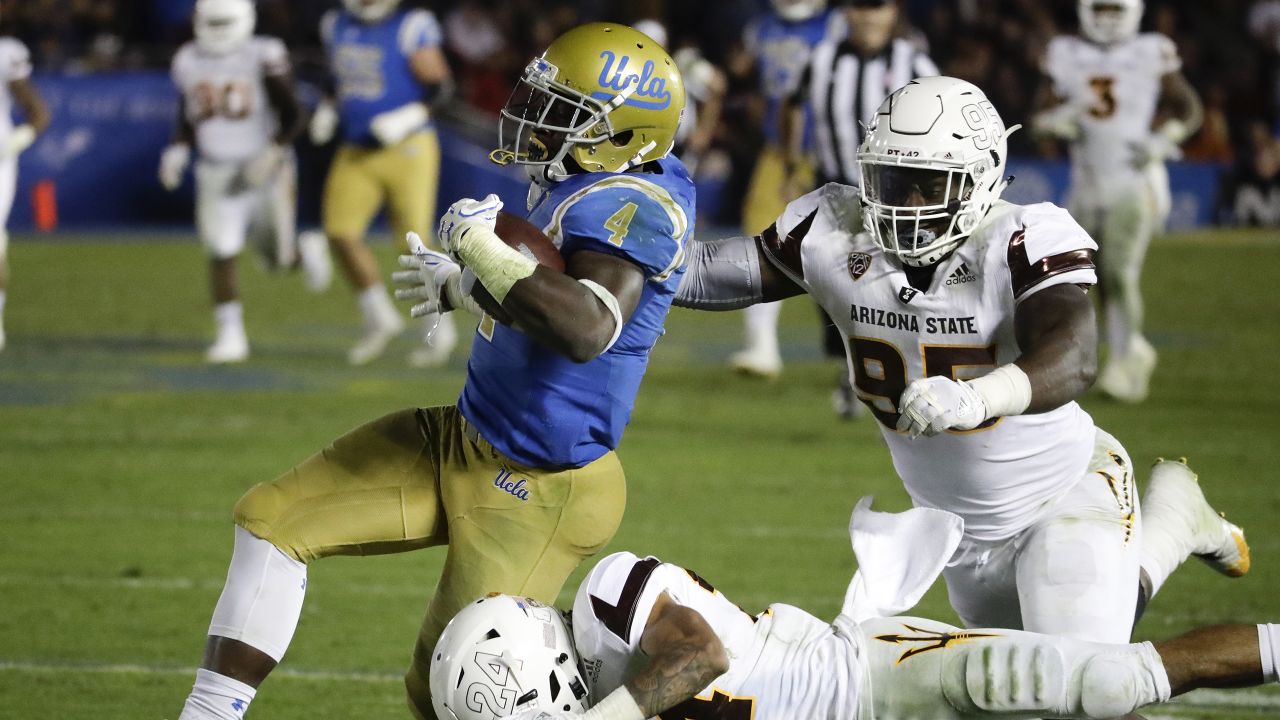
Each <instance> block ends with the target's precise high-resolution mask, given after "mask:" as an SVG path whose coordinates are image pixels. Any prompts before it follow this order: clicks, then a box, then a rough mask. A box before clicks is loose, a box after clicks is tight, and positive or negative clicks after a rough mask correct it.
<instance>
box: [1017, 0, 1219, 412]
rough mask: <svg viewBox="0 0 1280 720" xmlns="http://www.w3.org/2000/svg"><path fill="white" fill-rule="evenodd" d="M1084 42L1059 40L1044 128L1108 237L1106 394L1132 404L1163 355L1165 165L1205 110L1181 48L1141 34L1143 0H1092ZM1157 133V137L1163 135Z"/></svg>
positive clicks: (1078, 209)
mask: <svg viewBox="0 0 1280 720" xmlns="http://www.w3.org/2000/svg"><path fill="white" fill-rule="evenodd" d="M1079 13H1080V35H1079V36H1075V35H1064V36H1060V37H1056V38H1054V39H1053V41H1052V42H1050V43H1049V47H1048V48H1047V50H1046V55H1045V60H1044V68H1043V69H1044V73H1045V75H1046V82H1045V83H1044V86H1043V87H1042V88H1041V91H1040V100H1039V104H1040V106H1041V107H1043V108H1045V109H1043V110H1041V111H1040V112H1039V113H1038V114H1037V115H1036V116H1035V118H1034V119H1033V121H1032V125H1033V127H1034V129H1035V130H1036V131H1037V132H1039V133H1043V134H1047V135H1052V136H1056V137H1059V138H1062V139H1064V140H1067V141H1068V142H1070V144H1071V198H1070V201H1069V203H1068V205H1069V207H1070V210H1071V214H1072V215H1073V216H1074V217H1075V218H1076V220H1077V221H1078V222H1079V223H1080V224H1081V225H1083V226H1084V228H1085V229H1086V230H1088V231H1089V233H1090V234H1091V235H1093V237H1094V238H1096V239H1097V240H1098V243H1099V245H1100V250H1099V252H1098V270H1099V274H1100V279H1101V284H1100V289H1101V291H1102V306H1103V312H1104V316H1105V321H1106V337H1107V345H1108V354H1107V363H1106V365H1105V366H1104V369H1103V371H1102V373H1101V374H1100V375H1099V376H1098V387H1099V388H1101V389H1102V390H1103V392H1106V393H1107V394H1108V395H1110V396H1112V397H1114V398H1116V399H1118V400H1123V401H1126V402H1141V401H1142V400H1144V399H1145V398H1146V396H1147V387H1148V382H1149V380H1150V377H1151V371H1152V370H1153V369H1154V368H1155V362H1156V352H1155V349H1154V348H1152V347H1151V344H1150V343H1149V342H1147V340H1146V338H1145V337H1143V334H1142V297H1141V294H1140V291H1139V287H1138V284H1139V276H1140V274H1141V272H1142V262H1143V259H1144V257H1145V256H1146V251H1147V244H1148V243H1149V242H1150V240H1151V236H1152V234H1153V233H1156V232H1158V231H1159V230H1160V229H1161V228H1163V227H1164V223H1165V221H1166V220H1167V218H1168V215H1169V205H1170V196H1169V195H1170V194H1169V176H1168V174H1167V172H1166V171H1165V167H1164V161H1165V160H1166V159H1168V158H1172V157H1175V156H1176V155H1177V154H1178V145H1179V144H1181V143H1182V142H1183V141H1184V140H1186V139H1187V138H1188V137H1190V136H1191V134H1192V133H1194V132H1195V131H1196V129H1197V128H1199V126H1200V122H1201V118H1202V116H1203V112H1202V110H1201V105H1200V99H1199V97H1198V96H1197V95H1196V92H1195V90H1193V89H1192V88H1191V85H1190V84H1189V83H1188V82H1187V80H1186V78H1185V77H1183V75H1182V73H1181V71H1180V68H1181V67H1182V62H1181V60H1179V58H1178V50H1177V48H1176V47H1174V44H1173V41H1171V40H1170V39H1169V38H1167V37H1165V36H1164V35H1160V34H1158V33H1141V34H1139V33H1138V23H1139V21H1140V20H1141V19H1142V0H1081V1H1080V5H1079ZM1153 127H1154V129H1153Z"/></svg>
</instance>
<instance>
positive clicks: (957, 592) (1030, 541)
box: [943, 429, 1142, 642]
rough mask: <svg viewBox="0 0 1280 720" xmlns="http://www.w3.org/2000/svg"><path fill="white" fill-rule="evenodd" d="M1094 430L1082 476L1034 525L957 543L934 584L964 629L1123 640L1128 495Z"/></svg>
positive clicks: (1129, 603) (1123, 461) (1135, 558)
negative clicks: (940, 585)
mask: <svg viewBox="0 0 1280 720" xmlns="http://www.w3.org/2000/svg"><path fill="white" fill-rule="evenodd" d="M1096 432H1097V436H1096V441H1095V445H1094V451H1093V457H1092V459H1091V460H1090V462H1089V467H1088V468H1087V469H1086V471H1085V474H1084V476H1083V477H1081V478H1080V480H1079V481H1078V482H1077V483H1076V485H1075V487H1074V488H1072V489H1071V490H1070V491H1069V492H1068V493H1067V494H1066V495H1065V496H1063V497H1062V498H1060V499H1059V500H1057V501H1055V502H1053V503H1052V504H1051V506H1050V507H1049V508H1047V511H1046V512H1045V514H1044V515H1043V517H1042V518H1041V519H1040V520H1039V521H1037V522H1036V523H1034V524H1033V525H1031V526H1030V527H1028V528H1027V529H1026V530H1023V531H1022V532H1020V533H1018V534H1017V535H1014V536H1013V537H1011V538H1008V539H1005V540H998V541H992V542H982V541H977V540H973V539H970V538H968V537H966V538H964V539H962V540H961V541H960V547H959V548H958V549H957V550H956V554H955V556H954V557H952V559H951V563H950V564H949V565H948V567H947V568H946V569H945V570H943V577H944V578H945V579H946V582H947V593H948V595H949V596H950V599H951V607H953V608H955V611H956V613H958V614H959V615H960V618H961V620H962V621H963V622H964V624H965V626H967V627H1004V628H1014V629H1021V630H1028V631H1032V632H1039V633H1046V634H1049V635H1063V636H1066V637H1072V638H1077V639H1081V640H1093V641H1097V642H1128V640H1129V635H1130V632H1131V631H1132V629H1133V621H1134V610H1135V608H1136V605H1137V599H1138V575H1139V562H1140V560H1141V556H1142V523H1141V513H1140V511H1139V507H1138V491H1137V486H1136V484H1135V482H1134V474H1133V464H1132V462H1130V460H1129V454H1128V453H1127V452H1126V451H1125V449H1124V447H1123V446H1122V445H1120V442H1119V441H1118V440H1116V439H1115V438H1114V437H1112V436H1111V435H1110V434H1108V433H1106V432H1104V431H1103V430H1101V429H1099V430H1097V431H1096Z"/></svg>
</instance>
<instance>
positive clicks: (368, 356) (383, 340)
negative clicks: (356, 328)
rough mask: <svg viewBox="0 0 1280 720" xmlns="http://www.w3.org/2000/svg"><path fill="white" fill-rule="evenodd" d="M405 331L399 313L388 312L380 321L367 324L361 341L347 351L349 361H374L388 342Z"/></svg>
mask: <svg viewBox="0 0 1280 720" xmlns="http://www.w3.org/2000/svg"><path fill="white" fill-rule="evenodd" d="M402 332H404V319H403V318H401V317H400V316H399V315H392V314H388V315H386V316H385V317H383V318H382V319H381V320H379V321H378V322H376V323H374V324H372V325H367V326H365V331H364V335H363V336H362V337H361V338H360V340H359V342H357V343H356V344H355V345H352V346H351V349H350V350H348V351H347V362H349V363H351V364H352V365H365V364H367V363H369V362H371V361H373V360H374V359H375V358H377V357H378V356H380V355H382V352H383V351H384V350H386V349H387V343H389V342H391V341H392V340H394V339H395V337H396V336H397V335H399V334H400V333H402Z"/></svg>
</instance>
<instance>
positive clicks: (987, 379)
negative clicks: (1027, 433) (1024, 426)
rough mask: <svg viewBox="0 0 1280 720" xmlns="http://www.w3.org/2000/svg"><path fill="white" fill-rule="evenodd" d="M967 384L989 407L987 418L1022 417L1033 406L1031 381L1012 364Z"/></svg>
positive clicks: (1020, 369) (968, 381) (1002, 366)
mask: <svg viewBox="0 0 1280 720" xmlns="http://www.w3.org/2000/svg"><path fill="white" fill-rule="evenodd" d="M965 383H966V384H967V385H968V386H969V387H970V388H972V389H973V391H974V392H976V393H977V394H978V396H979V397H981V398H982V401H983V402H984V403H986V405H987V418H993V417H1005V416H1008V415H1021V414H1022V413H1023V412H1025V411H1026V409H1027V407H1029V406H1030V405H1031V379H1030V378H1028V377H1027V374H1026V373H1025V372H1023V371H1022V368H1020V367H1018V366H1017V365H1014V364H1012V363H1010V364H1008V365H1001V366H1000V367H998V368H996V369H995V370H992V371H991V372H989V373H987V374H986V375H983V376H982V377H980V378H974V379H973V380H967V381H965Z"/></svg>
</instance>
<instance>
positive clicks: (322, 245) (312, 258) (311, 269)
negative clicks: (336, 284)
mask: <svg viewBox="0 0 1280 720" xmlns="http://www.w3.org/2000/svg"><path fill="white" fill-rule="evenodd" d="M298 258H299V260H300V261H301V264H302V276H303V278H305V280H306V283H307V289H308V290H310V291H311V292H313V293H322V292H324V291H325V290H328V289H329V285H330V283H332V282H333V258H331V257H330V256H329V240H328V239H327V238H325V236H324V233H322V232H317V231H315V230H308V231H307V232H304V233H302V234H300V235H298Z"/></svg>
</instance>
